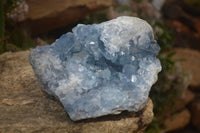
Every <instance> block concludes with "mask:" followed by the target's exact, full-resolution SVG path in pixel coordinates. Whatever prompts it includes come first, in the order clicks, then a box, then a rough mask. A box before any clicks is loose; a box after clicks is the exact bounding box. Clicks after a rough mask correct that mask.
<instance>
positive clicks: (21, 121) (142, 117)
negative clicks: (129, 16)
mask: <svg viewBox="0 0 200 133" xmlns="http://www.w3.org/2000/svg"><path fill="white" fill-rule="evenodd" d="M29 52H30V51H24V52H17V53H4V54H2V55H0V90H1V93H0V132H1V133H13V132H22V133H30V132H31V133H32V132H43V133H44V132H46V133H49V132H56V133H133V132H137V133H140V132H143V131H144V130H145V128H146V127H147V126H148V124H150V123H151V121H152V119H153V111H152V110H153V104H152V101H151V100H150V99H149V101H148V103H147V105H146V107H145V108H144V109H143V110H141V111H139V112H137V113H134V112H123V113H122V114H120V115H108V116H103V117H100V118H95V119H87V120H82V121H78V122H73V121H71V120H70V118H69V117H68V115H67V113H66V112H65V111H64V108H63V107H62V105H61V104H60V102H58V101H57V100H56V99H54V98H52V97H50V96H48V95H47V94H46V93H44V92H42V91H41V86H40V84H39V82H38V81H37V79H36V78H35V76H34V73H33V70H32V67H31V66H30V64H29V61H28V55H29Z"/></svg>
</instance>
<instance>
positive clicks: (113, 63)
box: [30, 16, 161, 120]
mask: <svg viewBox="0 0 200 133" xmlns="http://www.w3.org/2000/svg"><path fill="white" fill-rule="evenodd" d="M72 31H73V32H72V33H71V32H69V33H67V34H64V35H62V36H61V37H60V38H59V39H57V40H56V41H55V42H54V43H53V44H52V45H50V46H43V47H37V48H35V49H34V50H32V52H31V54H30V63H31V65H32V66H33V69H34V72H35V74H36V77H37V78H38V79H39V81H40V83H41V84H42V86H43V89H44V90H45V91H46V92H47V93H48V94H50V95H53V96H55V97H57V98H58V99H59V100H60V101H61V103H62V104H63V106H64V108H65V110H66V111H67V113H68V114H69V116H70V118H71V119H72V120H81V119H85V118H95V117H99V116H103V115H107V114H119V113H121V112H122V111H124V110H128V111H135V112H137V111H139V110H141V109H142V108H143V107H144V106H145V105H146V102H147V100H148V94H149V91H150V89H151V86H152V85H153V84H154V83H155V82H156V81H157V74H158V72H160V71H161V65H160V61H159V60H158V59H157V58H156V56H157V54H158V52H159V49H160V48H159V46H158V44H157V42H156V41H155V40H154V38H153V31H152V28H151V26H150V25H149V24H148V23H147V22H146V21H144V20H142V19H139V18H136V17H127V16H123V17H118V18H116V19H113V20H110V21H107V22H104V23H101V24H93V25H82V24H80V25H78V26H76V27H75V28H73V30H72Z"/></svg>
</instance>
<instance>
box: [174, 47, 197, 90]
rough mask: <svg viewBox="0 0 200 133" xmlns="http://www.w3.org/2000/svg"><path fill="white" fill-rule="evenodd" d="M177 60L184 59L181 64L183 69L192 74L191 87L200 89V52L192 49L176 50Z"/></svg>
mask: <svg viewBox="0 0 200 133" xmlns="http://www.w3.org/2000/svg"><path fill="white" fill-rule="evenodd" d="M174 51H175V52H176V54H175V55H174V58H175V59H184V61H182V62H181V64H182V67H183V69H185V70H187V71H189V72H190V73H191V74H192V81H191V83H190V86H192V87H193V88H198V89H200V69H199V68H200V52H199V51H196V50H192V49H184V48H176V49H174Z"/></svg>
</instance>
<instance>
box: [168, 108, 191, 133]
mask: <svg viewBox="0 0 200 133" xmlns="http://www.w3.org/2000/svg"><path fill="white" fill-rule="evenodd" d="M190 118H191V115H190V112H189V110H188V109H184V110H182V111H180V112H178V113H175V114H174V115H173V116H171V117H170V118H168V119H166V120H165V121H164V124H165V127H166V128H165V129H164V132H169V131H174V130H178V129H181V128H184V127H185V126H186V125H187V124H189V122H190Z"/></svg>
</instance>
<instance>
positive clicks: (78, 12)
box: [25, 0, 113, 34]
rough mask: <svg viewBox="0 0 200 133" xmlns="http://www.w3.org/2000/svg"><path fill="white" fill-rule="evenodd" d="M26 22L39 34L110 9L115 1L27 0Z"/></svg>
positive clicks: (32, 30) (34, 32) (33, 31)
mask: <svg viewBox="0 0 200 133" xmlns="http://www.w3.org/2000/svg"><path fill="white" fill-rule="evenodd" d="M26 2H27V4H28V7H29V10H28V13H26V14H25V20H27V21H28V24H30V27H31V32H32V33H33V34H39V33H43V32H47V31H49V30H52V29H54V28H58V27H60V26H64V25H67V24H70V23H72V22H75V21H77V20H79V19H81V18H83V17H84V16H86V15H87V14H89V13H91V12H94V11H97V10H99V9H102V8H106V7H109V6H111V5H112V4H113V0H26Z"/></svg>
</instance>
